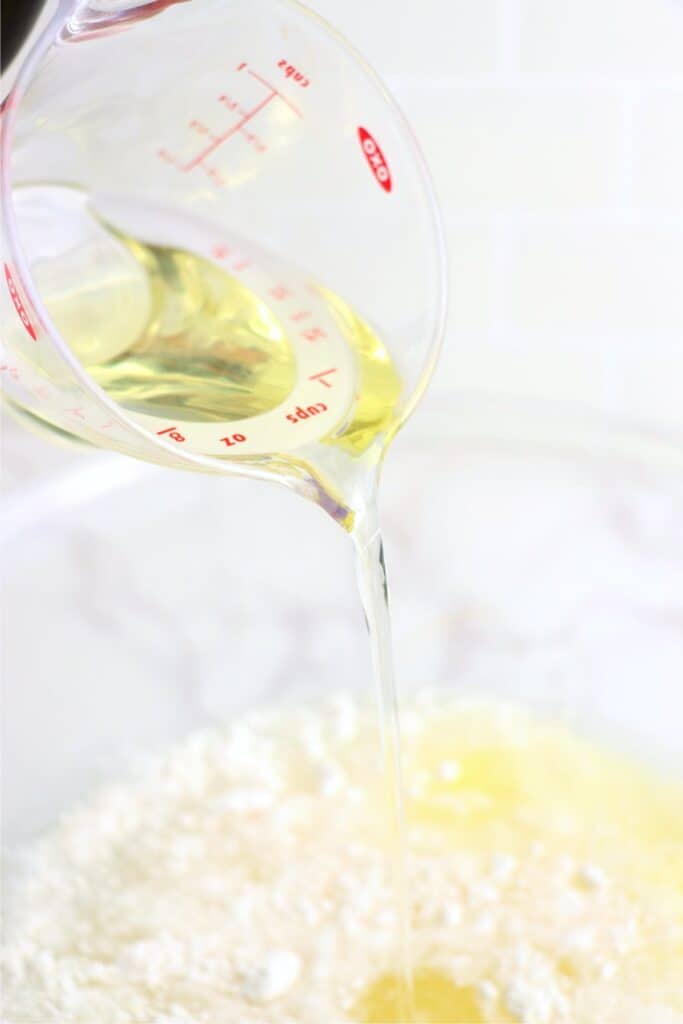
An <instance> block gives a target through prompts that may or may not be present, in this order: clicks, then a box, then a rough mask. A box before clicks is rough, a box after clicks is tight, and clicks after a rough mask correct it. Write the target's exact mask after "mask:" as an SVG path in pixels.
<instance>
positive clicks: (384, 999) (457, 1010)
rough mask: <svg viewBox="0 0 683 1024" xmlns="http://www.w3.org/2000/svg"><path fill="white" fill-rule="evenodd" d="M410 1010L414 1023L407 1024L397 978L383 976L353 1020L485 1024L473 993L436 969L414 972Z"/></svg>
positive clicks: (392, 1023)
mask: <svg viewBox="0 0 683 1024" xmlns="http://www.w3.org/2000/svg"><path fill="white" fill-rule="evenodd" d="M413 1006H414V1011H413V1020H412V1021H411V1022H406V1019H405V1016H404V1013H403V1009H402V987H401V984H400V981H399V978H398V977H397V975H395V974H384V975H382V976H381V977H380V978H378V979H377V980H376V981H373V982H372V984H371V985H370V986H369V988H368V989H367V991H366V992H364V993H363V995H362V997H361V999H360V1000H359V1002H358V1005H357V1006H356V1007H355V1009H354V1017H355V1018H356V1019H357V1020H360V1021H362V1022H363V1024H484V1017H482V1015H481V1009H480V1005H479V1001H478V999H477V995H476V992H475V990H474V989H473V988H472V987H469V986H460V985H456V983H455V982H454V981H453V980H452V979H451V978H449V976H448V975H447V974H445V973H444V972H443V971H438V970H436V969H435V968H431V967H423V968H420V969H419V970H417V971H415V974H414V977H413Z"/></svg>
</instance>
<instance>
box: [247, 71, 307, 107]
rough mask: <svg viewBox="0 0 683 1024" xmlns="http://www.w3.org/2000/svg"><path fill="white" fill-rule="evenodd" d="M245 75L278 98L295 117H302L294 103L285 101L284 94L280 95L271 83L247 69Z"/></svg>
mask: <svg viewBox="0 0 683 1024" xmlns="http://www.w3.org/2000/svg"><path fill="white" fill-rule="evenodd" d="M247 74H249V75H251V77H252V78H255V79H256V81H257V82H260V83H261V85H265V86H266V87H267V88H268V89H270V90H271V92H272V93H273V94H274V95H275V96H279V97H280V99H281V100H282V102H283V103H286V104H287V106H288V107H289V108H290V109H291V110H293V111H294V113H295V114H296V116H297V117H303V116H304V115H303V114H302V113H301V111H300V110H299V108H298V107H297V105H296V104H295V103H292V101H291V100H289V99H287V97H286V96H285V95H284V93H281V92H280V90H279V89H278V88H277V87H276V86H274V85H273V83H272V82H269V81H268V80H267V79H266V78H262V77H261V75H257V74H256V72H255V71H252V70H251V68H247Z"/></svg>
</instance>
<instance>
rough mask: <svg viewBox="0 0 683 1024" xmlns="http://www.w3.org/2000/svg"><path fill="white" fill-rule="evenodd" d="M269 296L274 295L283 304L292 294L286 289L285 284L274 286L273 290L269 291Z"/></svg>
mask: <svg viewBox="0 0 683 1024" xmlns="http://www.w3.org/2000/svg"><path fill="white" fill-rule="evenodd" d="M268 294H269V295H272V296H273V298H274V299H277V300H278V302H282V301H283V300H284V299H288V298H289V297H290V295H291V294H292V292H291V291H290V289H289V288H285V286H284V285H283V284H276V285H273V287H272V288H269V289H268Z"/></svg>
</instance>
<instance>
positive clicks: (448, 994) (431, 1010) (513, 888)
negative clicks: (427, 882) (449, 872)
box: [351, 705, 683, 1024]
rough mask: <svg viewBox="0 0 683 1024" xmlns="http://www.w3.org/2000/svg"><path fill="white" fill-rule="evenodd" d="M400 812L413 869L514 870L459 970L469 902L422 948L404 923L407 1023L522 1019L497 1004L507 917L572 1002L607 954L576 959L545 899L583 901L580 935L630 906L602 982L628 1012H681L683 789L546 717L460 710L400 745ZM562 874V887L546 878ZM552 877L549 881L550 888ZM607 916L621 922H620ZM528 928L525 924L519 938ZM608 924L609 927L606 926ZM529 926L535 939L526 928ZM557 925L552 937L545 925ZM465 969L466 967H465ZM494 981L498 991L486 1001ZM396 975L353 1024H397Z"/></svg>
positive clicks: (373, 988) (367, 1000)
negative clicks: (595, 885)
mask: <svg viewBox="0 0 683 1024" xmlns="http://www.w3.org/2000/svg"><path fill="white" fill-rule="evenodd" d="M404 763H405V776H406V780H407V799H406V818H407V827H408V834H409V837H410V843H411V847H412V854H411V856H412V859H413V861H414V862H415V861H419V859H420V857H423V856H424V857H430V856H436V857H437V858H444V857H446V858H447V857H449V856H450V855H453V856H458V857H466V858H470V863H473V864H475V865H479V868H481V870H482V877H484V878H486V877H487V875H486V872H487V870H488V868H487V865H488V864H489V863H490V861H491V857H492V854H493V853H494V852H495V853H496V854H498V855H503V856H505V857H508V858H512V859H513V860H514V861H515V862H516V863H517V864H518V865H521V868H520V874H519V875H518V876H517V875H516V876H515V877H512V878H511V879H510V880H509V881H507V882H505V883H504V884H502V885H501V890H500V895H499V897H498V899H499V901H500V902H496V903H494V904H491V907H492V911H493V913H494V916H497V921H500V922H503V923H502V924H498V923H497V924H496V926H495V930H494V931H493V933H492V936H491V938H490V939H489V940H487V942H485V943H484V949H485V951H484V954H483V956H482V954H481V951H480V952H479V953H477V957H478V961H477V963H478V966H476V967H469V968H467V969H464V968H463V970H465V974H464V975H462V974H459V973H458V971H457V970H453V971H451V970H449V967H448V965H449V963H455V962H456V961H457V960H458V959H459V958H464V959H465V960H467V958H468V955H469V954H470V953H471V952H472V950H471V948H468V942H469V941H470V939H471V938H472V937H473V936H474V935H475V933H474V932H472V927H473V922H474V918H471V919H470V918H468V911H467V908H465V912H464V916H463V919H462V922H461V924H460V925H458V926H457V927H453V928H451V929H450V930H448V929H447V930H445V931H443V932H442V933H440V939H439V943H440V945H439V948H438V949H436V950H434V949H433V947H432V946H431V943H432V942H433V936H432V937H430V938H429V939H428V941H426V943H424V944H423V941H422V935H421V926H420V923H419V914H418V917H417V919H414V921H413V949H414V954H415V961H416V968H415V973H414V984H413V990H414V1014H413V1017H412V1021H413V1022H414V1024H445V1022H447V1024H482V1022H483V1024H501V1022H508V1021H509V1022H514V1021H516V1020H518V1019H519V1018H518V1017H516V1016H515V1015H514V1014H511V1013H510V1012H509V1010H508V1009H507V1008H506V1005H505V1001H504V998H503V994H504V990H505V982H504V979H503V978H501V977H500V976H499V975H498V974H497V971H498V970H499V964H500V956H499V954H500V952H501V949H502V948H504V947H505V946H506V945H509V944H510V943H511V941H518V939H514V940H511V939H510V938H509V936H508V937H507V938H505V937H504V936H505V935H506V933H505V930H504V929H505V924H504V922H505V920H506V915H510V916H514V915H515V914H516V915H517V916H518V917H519V916H520V915H521V917H522V920H523V922H524V925H523V929H522V933H521V937H522V939H526V938H527V935H528V936H531V935H534V934H535V935H547V945H545V946H543V945H542V944H541V942H542V940H539V939H537V940H535V941H537V942H538V943H539V945H538V948H537V952H538V953H540V954H542V955H543V956H544V957H545V958H547V962H548V963H549V965H550V969H551V974H552V978H553V981H554V984H556V985H557V987H558V989H559V990H560V991H561V992H562V993H563V994H564V996H565V997H566V998H567V999H568V1000H569V1005H570V1006H571V1007H575V1008H576V1009H575V1016H574V1017H572V1018H571V1019H572V1020H573V1021H574V1020H576V1021H578V1022H580V1024H587V1021H588V1020H589V1017H586V1014H585V1011H583V1012H581V1011H580V1010H579V1009H578V1008H579V1007H581V1006H582V1005H583V1002H582V1001H583V999H585V998H586V996H585V993H586V992H590V991H591V988H592V987H593V986H596V985H599V984H600V979H599V975H598V973H597V972H598V966H597V963H596V961H598V960H599V959H600V957H601V956H603V955H604V956H608V955H609V956H611V955H612V953H611V952H610V953H608V950H607V949H606V948H597V949H596V950H595V953H594V954H591V955H589V954H586V955H585V956H583V957H582V958H581V957H580V958H578V959H574V958H573V957H572V955H570V954H568V953H567V952H566V946H565V942H566V938H567V936H566V935H564V934H563V932H562V930H561V929H560V930H559V931H558V930H557V926H556V925H554V924H553V918H552V914H551V915H550V916H549V917H544V915H546V914H547V913H548V912H547V909H546V908H547V907H549V906H551V905H552V901H553V900H554V899H559V898H565V894H566V896H567V898H575V899H576V900H578V901H583V903H584V906H585V908H586V914H587V922H588V925H589V927H596V928H603V930H604V932H605V934H609V930H610V928H611V927H612V924H611V917H610V915H611V914H612V913H614V914H618V913H619V909H618V908H620V907H623V906H625V905H627V904H628V905H630V906H632V907H633V908H634V913H635V914H636V916H637V918H638V920H639V929H640V932H639V936H638V939H637V941H636V942H634V945H633V948H632V949H629V950H628V951H626V952H624V953H623V955H616V954H614V956H615V973H614V975H613V977H612V978H611V980H610V982H609V986H612V987H613V990H614V991H616V992H619V995H620V998H623V999H624V1001H625V1002H624V1005H628V1004H629V1002H631V1003H632V1005H633V1006H641V1008H643V1012H644V1008H645V1007H647V1006H648V1005H656V1006H659V1007H666V1008H667V1010H671V1011H676V1012H678V1013H683V989H682V988H681V985H680V966H681V963H683V785H681V783H680V782H678V781H675V780H674V779H668V778H667V777H666V776H664V775H661V776H660V774H659V773H658V772H656V771H654V770H651V769H649V768H647V767H645V766H644V765H642V764H640V763H639V762H638V761H637V760H636V759H632V758H631V757H629V756H625V755H623V754H621V753H618V752H614V751H612V750H610V749H609V748H603V747H601V746H597V745H594V744H593V743H592V742H588V741H586V740H585V739H583V738H582V737H580V736H578V735H576V734H573V733H572V732H571V731H570V730H569V729H568V728H567V727H566V726H564V725H563V724H560V723H553V722H543V721H538V720H535V719H532V718H530V717H528V716H527V715H526V714H525V713H523V712H521V711H519V712H518V711H514V710H511V709H508V708H505V707H502V706H495V705H482V706H480V707H477V706H464V707H463V708H462V709H461V710H454V709H448V708H446V709H444V710H442V711H441V712H440V713H439V714H438V715H437V714H434V715H430V716H429V718H428V720H427V721H426V722H425V723H424V724H423V725H422V726H421V728H420V729H419V730H418V733H417V735H416V736H415V737H414V738H410V739H408V740H407V741H406V742H405V744H404ZM565 862H566V864H568V865H570V866H569V867H566V868H562V870H563V871H564V872H565V875H563V881H562V883H561V884H560V883H559V882H558V881H557V879H555V875H556V874H557V872H558V871H559V870H560V868H559V867H558V866H559V865H562V864H563V863H565ZM585 865H596V866H597V867H598V868H599V871H600V873H601V874H600V875H599V876H598V877H601V876H604V878H605V879H606V880H607V881H606V882H605V885H604V888H600V889H596V890H592V889H591V882H590V879H591V876H590V874H589V875H588V876H587V878H584V877H583V876H582V873H581V870H582V866H585ZM553 879H555V880H554V881H553ZM615 920H616V917H615ZM524 927H528V933H525V931H524ZM615 927H616V926H615ZM534 929H536V931H534ZM554 929H555V930H554ZM473 962H474V961H473ZM482 982H489V983H492V984H493V985H495V986H496V988H497V990H498V993H499V995H498V996H497V997H496V998H495V999H494V1000H493V1001H490V1000H489V1001H488V1002H487V1001H486V1000H485V999H483V998H482V996H481V992H480V989H479V987H478V986H479V985H480V984H481V983H482ZM401 997H402V988H401V983H400V972H399V971H397V972H391V971H386V972H384V973H378V975H377V976H376V977H375V978H373V979H372V980H371V981H370V983H369V984H368V985H367V986H366V988H365V990H364V991H363V992H362V994H361V996H360V997H359V998H358V1000H357V1001H356V1004H355V1006H354V1008H353V1011H352V1013H351V1019H353V1020H354V1021H360V1022H362V1024H380V1022H381V1024H405V1014H404V1011H403V1009H402V1004H401ZM534 1019H535V1018H534Z"/></svg>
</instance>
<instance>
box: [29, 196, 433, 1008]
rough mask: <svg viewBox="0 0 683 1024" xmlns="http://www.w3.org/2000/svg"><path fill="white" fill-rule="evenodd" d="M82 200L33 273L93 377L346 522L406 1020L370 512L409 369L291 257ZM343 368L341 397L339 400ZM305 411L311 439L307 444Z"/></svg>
mask: <svg viewBox="0 0 683 1024" xmlns="http://www.w3.org/2000/svg"><path fill="white" fill-rule="evenodd" d="M69 201H71V199H70V200H69ZM77 210H78V215H79V216H81V217H83V216H84V217H85V220H84V223H85V234H84V240H85V242H84V244H83V245H81V247H80V250H79V249H75V250H72V253H71V258H70V260H64V259H62V260H61V261H59V262H58V263H56V264H54V263H53V264H48V265H45V266H42V267H41V266H38V267H37V268H35V275H36V278H37V280H38V283H39V284H40V285H41V286H42V291H43V293H44V296H45V303H46V306H47V308H48V311H49V313H50V316H51V318H52V320H53V322H54V323H55V325H56V327H57V329H58V330H59V331H60V334H61V335H62V337H63V338H64V339H65V340H66V341H67V342H68V344H69V347H70V348H71V349H72V351H73V352H74V353H75V354H76V355H77V357H78V358H79V360H80V362H81V363H82V365H83V366H84V367H85V369H86V370H87V372H88V374H89V375H90V376H91V377H92V379H93V380H94V381H95V382H96V383H97V384H98V385H99V386H100V387H101V388H102V389H103V390H104V391H105V392H106V393H107V395H108V396H109V397H110V398H111V399H113V400H114V401H115V402H116V403H117V404H118V405H120V406H121V407H122V408H123V409H124V410H126V411H127V412H128V413H130V414H132V415H133V416H135V417H138V418H140V417H142V421H143V422H145V423H146V424H147V425H148V426H150V425H152V429H155V428H156V427H158V426H159V425H161V429H159V430H157V431H156V432H157V433H159V434H166V433H167V432H169V431H170V432H171V436H180V437H182V438H183V440H184V439H185V438H186V437H187V438H190V439H192V438H193V436H196V437H198V439H199V443H200V444H201V443H202V438H203V437H204V436H205V434H199V433H197V431H198V430H200V431H204V432H206V430H207V426H208V425H211V424H218V425H220V426H221V429H220V430H219V431H217V432H215V433H217V435H218V436H220V435H221V434H224V435H225V436H224V437H223V438H222V440H224V441H225V440H228V439H230V440H231V441H232V443H231V444H230V445H229V446H228V448H227V449H224V450H221V451H220V453H219V457H220V458H224V459H230V458H249V457H250V458H258V459H260V460H263V461H265V462H266V464H267V466H268V468H269V469H270V470H271V471H273V472H274V473H278V474H281V475H284V476H290V477H292V476H300V475H301V474H304V475H306V476H307V477H309V478H310V479H311V480H312V481H314V482H315V485H316V487H317V489H318V495H319V497H318V499H317V500H319V501H320V503H321V504H322V505H323V506H324V507H326V508H327V510H328V511H332V512H333V515H334V516H335V518H336V519H337V520H338V521H340V522H341V524H342V525H343V526H344V528H345V529H347V530H348V531H349V533H350V534H351V537H352V540H353V542H354V545H355V551H356V562H357V571H358V580H359V586H360V593H361V598H362V602H363V608H364V611H365V618H366V622H367V626H368V631H369V635H370V646H371V651H372V660H373V668H374V677H375V689H376V694H377V707H378V716H379V729H380V737H381V739H380V742H381V750H382V761H383V767H384V777H385V784H386V800H387V817H388V820H389V829H388V835H389V846H390V849H389V852H388V857H389V860H390V862H391V865H392V876H393V880H394V894H395V902H396V906H397V912H398V913H397V951H396V961H397V976H396V978H395V979H394V980H393V982H392V986H393V988H394V990H395V993H396V999H397V1005H398V1007H399V1012H400V1015H401V1019H402V1020H403V1021H406V1022H410V1021H413V1020H415V1019H416V1018H415V1008H414V996H413V981H412V978H413V963H412V954H411V938H410V917H411V908H410V899H409V887H408V881H407V872H408V866H407V846H406V838H405V822H404V790H403V780H402V769H401V743H400V734H399V722H398V707H397V700H396V691H395V684H394V675H393V663H392V648H391V635H390V618H389V606H388V588H387V581H386V569H385V565H384V557H383V551H382V541H381V536H380V532H379V526H378V522H377V512H376V483H377V469H378V465H379V462H380V460H381V457H382V455H383V452H384V450H385V448H386V446H387V444H388V442H389V440H390V438H391V436H392V435H393V433H394V432H395V431H396V430H397V429H398V427H399V425H400V421H401V414H402V409H401V398H402V392H403V386H402V381H401V378H400V375H399V373H398V371H397V369H396V367H395V366H394V364H393V362H392V359H391V357H390V355H389V352H388V350H387V349H386V347H385V346H384V344H383V343H382V341H381V340H380V338H379V337H378V336H377V335H376V333H375V332H374V331H373V330H372V329H371V327H370V326H369V325H368V323H367V322H366V321H365V320H363V319H362V317H361V316H360V315H358V313H356V312H355V311H354V310H353V309H352V308H351V307H350V306H349V305H348V304H347V303H346V302H345V301H344V300H343V299H342V298H340V297H339V296H338V295H336V294H334V293H333V292H332V291H330V290H329V289H327V288H326V287H323V286H321V285H319V284H315V283H313V282H309V281H307V280H302V279H301V277H300V275H299V274H298V273H297V272H296V271H295V270H293V269H292V268H291V267H286V268H284V270H283V269H282V268H280V267H277V268H273V267H272V266H269V259H268V257H267V256H264V255H263V254H258V255H257V256H256V257H255V256H254V253H253V250H252V251H250V252H249V256H248V257H247V258H245V257H244V256H242V257H238V258H235V257H234V256H233V258H232V260H231V268H232V269H231V270H229V269H226V267H224V266H222V265H221V264H220V259H221V257H222V256H223V254H224V253H225V252H227V247H225V246H219V247H214V250H213V254H212V256H211V257H210V256H208V255H206V254H200V253H198V252H197V251H193V250H191V249H184V248H178V247H176V246H174V245H168V244H159V243H157V242H151V241H149V240H148V239H147V238H145V237H141V236H135V235H133V234H130V233H128V232H127V231H124V230H121V228H120V227H116V228H115V227H114V226H113V225H112V224H111V223H109V222H108V221H107V219H106V218H105V217H103V216H101V215H99V214H95V213H94V212H93V211H91V210H90V209H89V208H88V207H84V206H83V205H81V206H80V207H78V208H77ZM232 248H233V250H234V246H233V247H232ZM74 260H75V261H76V263H77V264H80V270H81V271H82V272H80V273H79V272H78V271H79V266H76V265H74ZM255 261H259V262H260V264H261V267H260V276H259V274H257V275H256V276H255V277H254V276H253V275H252V278H251V280H252V283H253V286H252V287H250V286H249V285H248V284H247V283H245V280H244V271H245V270H247V269H248V268H249V267H250V265H251V264H253V262H255ZM264 267H265V272H264ZM55 275H58V276H55ZM239 275H242V276H241V277H240V276H239ZM248 276H249V275H247V277H248ZM297 293H298V294H299V296H300V298H299V299H298V302H299V304H300V305H299V306H296V305H294V306H291V305H290V309H289V312H288V313H286V312H283V308H282V305H281V303H282V299H283V297H286V296H292V295H293V296H296V295H297ZM311 293H314V301H313V305H312V308H311ZM316 304H317V307H318V308H317V310H316ZM321 307H322V308H321ZM292 310H294V312H292ZM311 320H312V321H315V322H314V323H313V326H308V324H309V322H310V321H311ZM302 323H303V324H304V326H303V327H301V324H302ZM321 340H327V341H333V342H335V343H336V345H337V351H336V355H337V359H336V360H335V361H334V365H333V366H332V367H330V366H329V365H328V364H329V362H330V360H326V361H323V363H321V364H320V365H322V366H324V367H326V368H325V369H323V370H321V371H320V372H319V373H317V374H316V373H313V374H309V375H308V376H307V381H308V382H311V381H312V382H313V386H314V387H317V388H318V390H317V392H316V394H315V397H317V398H319V399H320V400H319V401H314V402H312V403H310V404H307V401H306V399H305V398H304V397H301V396H302V395H303V394H304V391H303V390H302V382H301V374H300V372H299V365H298V364H299V363H301V362H303V361H305V360H309V359H310V351H311V350H310V348H309V346H310V345H315V344H316V343H317V342H320V341H321ZM332 351H333V354H334V350H332ZM344 373H346V375H347V377H349V378H350V387H347V388H346V393H347V398H346V399H343V398H336V396H337V395H338V394H339V392H338V391H337V390H335V389H337V388H338V387H341V386H340V378H341V377H342V376H343V374H344ZM333 375H334V376H333ZM342 385H343V381H342ZM309 387H310V384H309ZM341 393H342V394H343V393H344V392H343V390H342V391H341ZM309 395H310V392H309ZM335 398H336V404H335ZM328 413H333V415H332V416H331V417H328V416H327V414H328ZM277 417H279V419H278V418H277ZM302 422H303V423H305V424H306V428H307V429H308V437H309V439H308V440H307V442H306V443H305V444H303V445H300V444H298V439H299V437H300V433H301V429H302V428H301V425H302ZM167 423H169V424H172V425H173V426H172V430H171V428H168V427H166V426H165V424H167ZM254 423H257V425H261V426H262V427H263V428H264V430H262V435H263V437H265V450H261V451H257V452H256V453H255V454H252V455H249V454H248V452H249V444H248V441H249V440H250V439H251V438H252V437H253V433H254V431H253V424H254ZM311 423H312V424H313V426H314V427H315V428H316V430H315V432H314V433H311ZM292 428H294V429H292ZM264 431H265V433H264ZM286 431H289V434H288V435H287V434H286ZM181 432H182V433H181ZM293 443H296V446H295V447H294V448H293V449H292V448H291V445H292V444H293ZM263 444H264V442H262V447H263Z"/></svg>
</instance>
